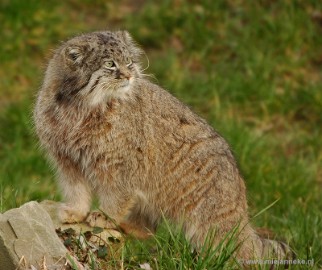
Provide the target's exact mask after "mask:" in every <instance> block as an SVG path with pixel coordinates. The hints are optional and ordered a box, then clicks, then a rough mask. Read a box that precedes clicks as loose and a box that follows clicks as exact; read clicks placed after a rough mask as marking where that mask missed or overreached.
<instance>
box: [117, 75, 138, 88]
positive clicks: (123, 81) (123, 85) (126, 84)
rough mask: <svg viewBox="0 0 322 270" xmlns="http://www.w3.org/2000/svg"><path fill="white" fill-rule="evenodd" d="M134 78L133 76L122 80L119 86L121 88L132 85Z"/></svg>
mask: <svg viewBox="0 0 322 270" xmlns="http://www.w3.org/2000/svg"><path fill="white" fill-rule="evenodd" d="M133 80H134V78H133V77H130V78H129V79H125V80H122V81H121V82H120V83H119V85H118V87H119V88H128V87H130V86H131V85H132V83H133Z"/></svg>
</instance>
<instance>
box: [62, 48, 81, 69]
mask: <svg viewBox="0 0 322 270" xmlns="http://www.w3.org/2000/svg"><path fill="white" fill-rule="evenodd" d="M63 54H64V58H65V60H66V61H67V63H68V64H77V65H80V64H81V63H82V61H83V59H84V50H83V48H82V47H80V46H76V45H73V46H68V47H66V48H65V49H64V50H63Z"/></svg>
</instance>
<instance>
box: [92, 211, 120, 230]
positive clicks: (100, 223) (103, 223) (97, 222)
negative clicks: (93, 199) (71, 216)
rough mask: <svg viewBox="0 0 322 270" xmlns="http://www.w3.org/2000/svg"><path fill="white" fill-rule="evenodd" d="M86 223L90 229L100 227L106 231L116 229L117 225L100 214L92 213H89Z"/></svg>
mask: <svg viewBox="0 0 322 270" xmlns="http://www.w3.org/2000/svg"><path fill="white" fill-rule="evenodd" d="M86 222H87V223H88V225H89V226H91V227H101V228H106V229H116V228H117V225H116V224H115V222H113V221H112V220H111V219H108V218H107V217H106V216H105V215H104V214H103V213H102V212H98V211H93V212H91V213H89V215H88V216H87V218H86Z"/></svg>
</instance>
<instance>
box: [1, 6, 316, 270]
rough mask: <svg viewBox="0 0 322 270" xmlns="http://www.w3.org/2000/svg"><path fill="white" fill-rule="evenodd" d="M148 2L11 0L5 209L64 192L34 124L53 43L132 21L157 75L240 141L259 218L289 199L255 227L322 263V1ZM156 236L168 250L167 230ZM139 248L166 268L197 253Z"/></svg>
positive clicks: (5, 72)
mask: <svg viewBox="0 0 322 270" xmlns="http://www.w3.org/2000/svg"><path fill="white" fill-rule="evenodd" d="M138 3H139V4H138V6H137V5H134V4H130V2H129V1H118V2H117V1H115V2H113V1H103V0H96V1H93V2H92V1H76V0H68V1H64V2H58V1H46V3H45V2H42V1H36V0H29V1H18V0H11V1H8V0H7V1H1V3H0V24H1V25H2V34H1V41H2V42H1V43H2V44H1V46H0V59H1V65H0V212H3V211H6V210H7V209H10V208H12V207H17V206H19V205H21V204H23V203H25V202H27V201H29V200H42V199H55V200H59V198H60V196H59V192H58V189H57V186H56V184H55V180H54V178H55V176H54V172H53V171H52V170H51V169H50V166H49V164H48V163H47V162H46V161H45V159H44V155H43V153H41V151H39V150H38V147H37V139H36V137H35V136H34V134H33V128H32V121H31V112H32V103H33V102H34V95H35V94H36V92H37V89H38V88H39V86H40V84H41V80H42V76H43V71H44V68H45V66H46V62H47V60H48V58H49V57H50V53H51V50H52V49H54V48H55V47H56V46H57V45H59V44H60V42H61V41H62V40H64V39H66V38H68V37H70V36H74V35H77V34H79V33H82V32H88V31H92V30H98V29H106V28H107V29H118V28H122V29H127V30H129V31H130V32H131V33H132V35H133V36H134V38H135V39H136V40H137V41H138V43H139V44H141V45H142V47H143V48H144V49H145V51H146V53H147V55H148V57H149V60H150V67H149V69H148V70H147V72H148V73H152V74H154V75H155V77H156V78H157V80H156V82H157V83H158V84H160V85H161V86H163V87H165V88H166V89H169V91H170V92H171V93H173V94H174V95H175V96H177V97H178V98H179V99H181V100H182V101H184V102H185V103H187V104H189V105H190V106H191V107H192V108H193V110H195V111H196V112H198V113H199V114H201V115H202V116H203V117H205V118H206V119H207V120H208V122H209V123H210V124H211V125H212V126H214V127H215V128H216V129H217V130H218V131H219V132H220V133H221V134H222V135H223V136H224V137H225V138H226V139H227V141H228V142H229V143H230V145H231V147H232V149H233V150H234V153H235V155H236V158H237V160H238V162H239V166H240V169H241V171H242V173H243V175H244V178H245V181H246V185H247V189H248V200H249V205H250V213H251V215H254V214H255V213H257V212H259V211H260V210H261V209H264V208H265V207H266V206H267V205H269V204H271V203H272V202H273V201H275V200H276V199H279V201H278V202H277V203H276V204H275V205H274V206H273V207H272V208H270V209H269V210H268V211H266V212H264V213H263V214H262V215H260V216H259V217H257V218H255V219H254V220H253V222H254V224H255V225H256V226H259V227H268V228H271V229H272V230H273V231H275V232H276V233H277V234H278V235H280V236H283V237H284V238H285V239H286V240H287V241H288V242H290V244H291V245H292V247H293V248H294V250H295V251H296V253H297V256H298V258H301V259H312V258H313V259H314V261H315V268H314V269H318V268H319V267H322V266H321V265H322V256H321V254H322V244H321V239H322V203H321V198H320V197H321V188H322V151H321V149H322V140H321V134H322V133H321V131H322V130H321V129H322V90H321V87H322V74H321V67H322V46H321V45H322V4H321V3H320V1H313V0H311V1H283V0H281V1H268V0H267V1H264V0H261V1H223V0H220V1H210V0H203V1H200V3H199V2H197V1H162V3H158V4H156V3H154V2H153V1H139V2H138ZM145 63H146V60H145ZM158 237H161V239H165V241H164V242H162V243H163V245H165V246H167V244H166V243H167V241H168V242H169V241H170V240H169V237H170V236H169V232H164V231H162V230H161V231H160V232H159V233H158ZM178 241H179V240H178ZM170 242H171V241H170ZM179 242H180V241H179ZM154 243H155V244H156V245H157V244H158V241H155V242H154ZM147 246H148V243H145V242H144V243H142V249H143V250H145V251H147V250H148V248H147ZM168 246H170V245H168ZM141 251H142V250H141V248H138V247H137V248H134V249H131V250H130V252H125V253H124V254H125V255H126V256H128V258H127V259H128V261H130V260H132V259H131V258H132V257H133V258H138V257H137V256H138V255H137V254H138V253H142V254H143V255H142V256H143V258H141V257H140V261H141V260H142V261H149V262H151V266H152V267H153V262H154V261H153V258H156V261H157V262H158V263H160V264H159V266H158V267H159V268H156V269H167V267H168V269H171V268H169V267H173V269H188V267H189V263H188V261H189V256H188V255H187V256H188V257H187V260H183V262H184V263H181V262H178V263H177V264H173V265H172V266H170V264H167V263H171V262H169V260H170V257H171V254H172V253H171V252H170V253H166V254H167V255H166V256H167V257H166V259H164V258H163V257H162V254H165V252H164V251H163V252H157V253H156V254H157V255H156V254H155V253H154V254H150V255H149V252H141ZM172 255H173V254H172ZM163 259H164V261H163ZM190 259H191V258H190ZM132 262H133V260H132V261H131V263H132ZM138 262H139V259H134V264H135V263H138ZM162 262H165V264H162ZM209 267H210V266H209ZM205 268H206V267H205ZM291 269H305V268H304V267H303V266H301V267H299V268H297V267H292V268H291ZM308 269H309V268H308ZM310 269H311V268H310Z"/></svg>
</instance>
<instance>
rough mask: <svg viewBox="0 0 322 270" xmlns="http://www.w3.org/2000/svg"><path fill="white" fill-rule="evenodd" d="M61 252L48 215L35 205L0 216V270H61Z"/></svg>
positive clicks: (63, 255)
mask: <svg viewBox="0 0 322 270" xmlns="http://www.w3.org/2000/svg"><path fill="white" fill-rule="evenodd" d="M67 253H68V250H67V249H66V248H65V246H64V245H63V243H62V242H61V240H60V239H59V237H58V236H57V234H56V233H55V227H54V224H53V222H52V220H51V218H50V216H49V215H48V213H47V212H46V211H45V210H44V209H43V207H41V206H40V204H39V203H37V202H28V203H26V204H24V205H23V206H21V207H20V208H15V209H11V210H9V211H7V212H5V213H4V214H0V270H11V269H12V270H15V269H29V268H31V267H32V266H33V267H34V268H36V269H42V265H44V264H46V266H47V269H48V270H49V269H63V266H64V265H65V262H66V259H65V257H66V254H67Z"/></svg>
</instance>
